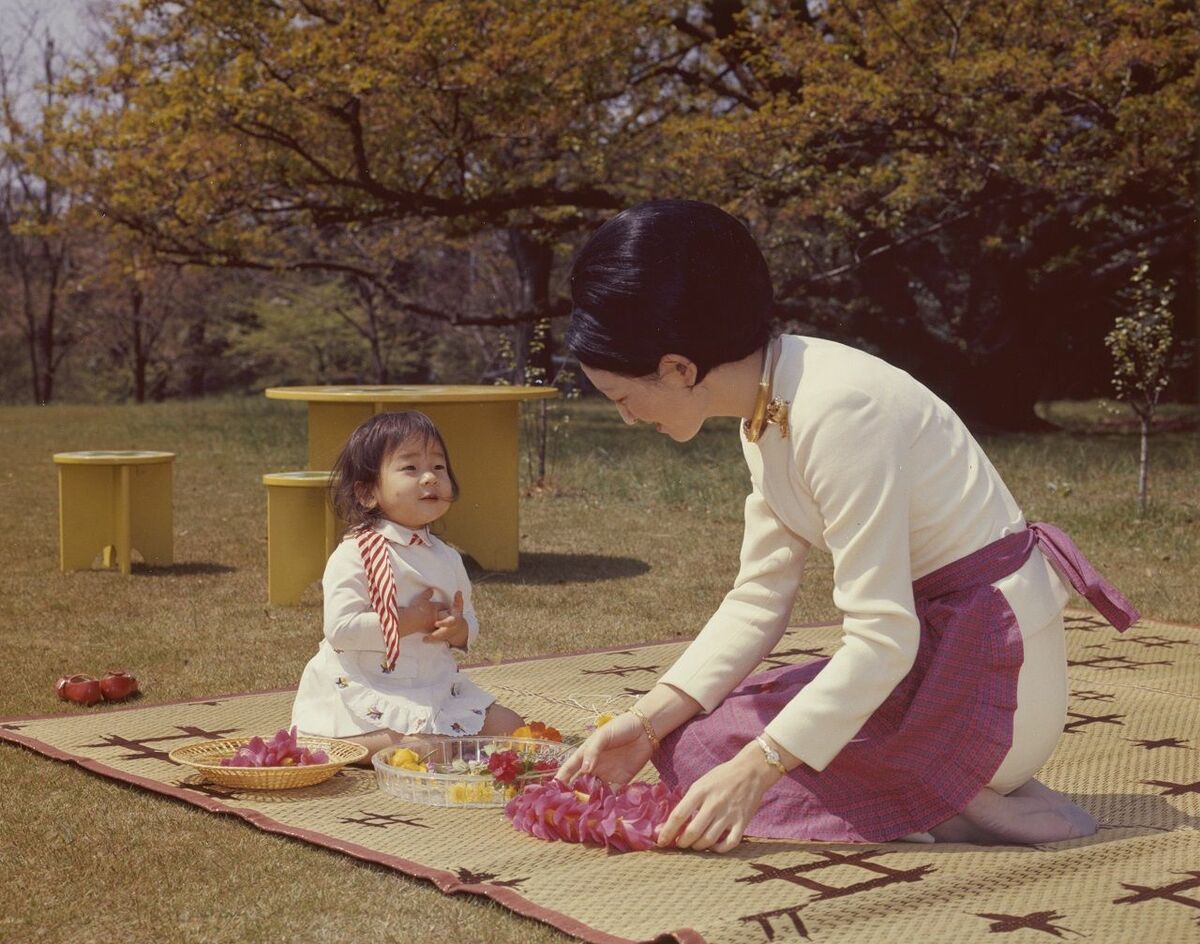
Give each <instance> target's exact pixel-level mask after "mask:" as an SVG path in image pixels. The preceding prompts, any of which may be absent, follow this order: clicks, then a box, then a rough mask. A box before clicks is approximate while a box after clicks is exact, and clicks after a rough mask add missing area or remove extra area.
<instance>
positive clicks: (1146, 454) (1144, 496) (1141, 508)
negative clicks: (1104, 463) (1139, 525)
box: [1138, 413, 1151, 518]
mask: <svg viewBox="0 0 1200 944" xmlns="http://www.w3.org/2000/svg"><path fill="white" fill-rule="evenodd" d="M1150 419H1151V417H1150V415H1149V414H1144V415H1143V414H1141V413H1139V414H1138V420H1139V425H1140V426H1141V427H1142V448H1141V455H1140V456H1139V457H1138V517H1139V518H1143V517H1145V515H1146V506H1147V505H1148V504H1149V498H1150V494H1149V493H1150Z"/></svg>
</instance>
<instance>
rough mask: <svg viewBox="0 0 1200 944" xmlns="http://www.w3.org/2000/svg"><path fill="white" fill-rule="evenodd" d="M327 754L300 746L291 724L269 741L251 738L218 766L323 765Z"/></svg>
mask: <svg viewBox="0 0 1200 944" xmlns="http://www.w3.org/2000/svg"><path fill="white" fill-rule="evenodd" d="M327 763H329V755H328V754H327V753H325V751H323V750H320V749H317V750H312V749H311V748H308V747H301V746H300V744H299V742H298V741H297V738H296V728H295V726H293V727H292V729H291V730H290V731H289V730H287V729H284V728H280V729H279V730H278V731H276V732H275V733H274V734H273V735H272V736H271V739H270V740H269V741H264V740H263V739H262V738H260V737H257V736H256V737H252V738H251V739H250V740H249V741H247V742H246V743H245V744H243V745H242V746H241V747H239V748H238V749H237V753H235V754H234V755H233V756H232V757H226V758H224V759H223V760H222V761H221V766H222V767H292V766H304V765H307V764H327Z"/></svg>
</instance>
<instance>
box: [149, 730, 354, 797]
mask: <svg viewBox="0 0 1200 944" xmlns="http://www.w3.org/2000/svg"><path fill="white" fill-rule="evenodd" d="M249 742H250V738H248V737H247V738H222V739H221V740H216V741H200V742H198V743H196V744H187V745H185V746H184V747H177V748H175V750H173V751H171V753H170V754H168V755H167V756H168V757H170V758H171V760H173V761H175V763H177V764H186V765H187V766H189V767H195V768H196V770H198V771H199V772H200V773H201V774H202V775H203V776H204V777H205V778H206V779H208V780H211V781H212V782H213V783H219V784H223V785H225V786H227V787H244V788H245V789H248V790H291V789H293V788H294V787H308V786H311V785H312V784H314V783H320V782H321V781H322V780H328V779H329V778H330V777H332V776H333V775H334V774H336V773H337V772H338V771H339V770H341V769H342V768H343V767H345V766H346V765H347V764H353V763H355V762H356V761H360V760H362V759H363V758H364V757H366V756H367V749H366V748H365V747H363V746H362V745H361V744H353V743H351V742H350V741H339V740H337V739H335V738H322V737H305V736H303V735H301V736H300V737H299V738H297V743H298V744H299V745H300V746H301V747H308V748H312V749H313V750H316V749H318V748H320V749H321V750H323V751H324V752H325V753H326V754H328V755H329V762H328V763H327V764H304V765H300V766H294V767H222V766H221V761H222V759H224V758H226V757H232V756H233V755H234V754H236V753H237V750H238V748H239V747H241V746H242V745H244V744H248V743H249Z"/></svg>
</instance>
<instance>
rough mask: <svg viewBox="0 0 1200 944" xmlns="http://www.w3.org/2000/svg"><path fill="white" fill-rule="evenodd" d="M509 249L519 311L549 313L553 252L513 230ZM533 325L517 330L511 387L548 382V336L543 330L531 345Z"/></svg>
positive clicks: (516, 228)
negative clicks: (514, 268)
mask: <svg viewBox="0 0 1200 944" xmlns="http://www.w3.org/2000/svg"><path fill="white" fill-rule="evenodd" d="M508 249H509V254H510V255H511V256H512V259H513V262H515V263H516V266H517V279H518V281H519V285H520V295H519V303H520V306H521V310H522V311H526V312H548V311H549V310H550V273H551V271H552V270H553V268H554V249H553V247H552V246H551V245H550V244H549V243H544V242H540V241H539V240H537V239H535V238H534V237H533V236H531V235H530V234H529V233H528V232H527V231H525V230H523V229H520V228H519V227H516V226H512V227H509V230H508ZM535 329H536V323H535V322H532V321H529V322H526V323H524V324H522V325H520V326H519V327H518V329H517V344H516V358H517V363H516V365H515V366H516V371H515V373H516V376H515V377H514V380H513V382H514V383H529V382H530V381H540V382H541V383H549V382H550V380H551V374H552V371H551V365H552V363H553V360H552V351H551V349H550V332H549V331H548V330H545V329H543V330H542V331H541V332H538V333H540V334H541V343H540V344H538V345H534V346H533V348H534V349H532V350H531V342H532V341H533V339H534V336H535Z"/></svg>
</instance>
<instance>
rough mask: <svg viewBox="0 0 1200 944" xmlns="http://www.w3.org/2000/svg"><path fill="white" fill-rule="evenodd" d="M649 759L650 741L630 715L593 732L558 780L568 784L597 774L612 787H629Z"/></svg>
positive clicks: (627, 714)
mask: <svg viewBox="0 0 1200 944" xmlns="http://www.w3.org/2000/svg"><path fill="white" fill-rule="evenodd" d="M649 759H650V741H649V739H648V738H647V737H646V732H645V731H644V730H643V729H642V723H641V722H640V721H639V720H638V719H637V717H636V716H635V715H633V714H630V713H628V712H626V713H625V714H621V715H617V716H616V717H615V718H613V719H612V721H610V722H608V724H606V725H604V726H602V727H600V728H597V729H596V730H595V731H593V732H592V733H591V735H590V736H589V737H588V739H587V740H586V741H584V742H583V743H582V744H581V745H579V747H578V748H576V750H575V752H574V753H573V754H572V755H571V756H570V757H568V758H567V759H566V761H564V762H563V764H562V766H561V767H559V768H558V773H556V774H555V775H554V776H555V777H556V778H557V779H559V780H561V781H563V782H564V783H570V782H571V781H572V780H574V779H575V778H576V777H578V776H579V775H580V774H594V775H595V776H597V777H599V778H600V779H601V780H605V781H607V782H609V783H628V782H629V781H630V780H632V779H633V778H634V777H635V776H636V775H637V772H638V771H639V770H641V769H642V768H643V767H645V766H646V761H648V760H649Z"/></svg>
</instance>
